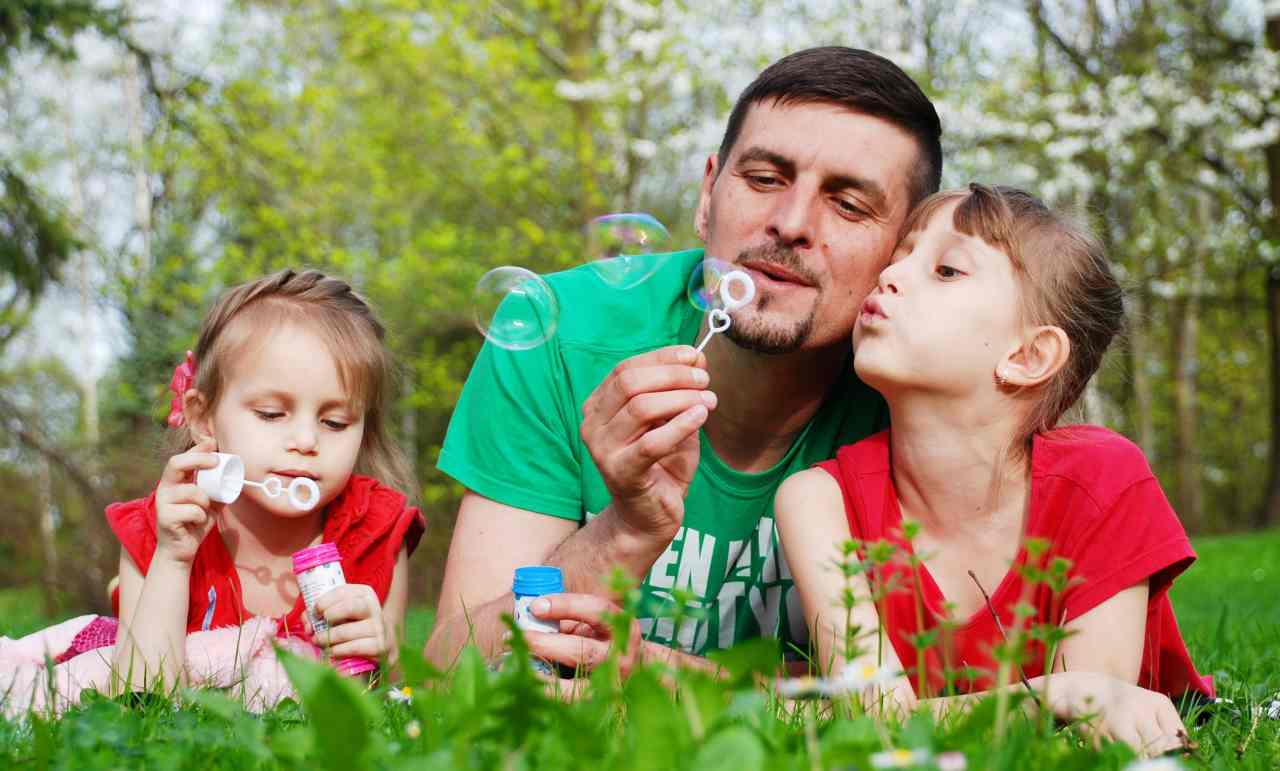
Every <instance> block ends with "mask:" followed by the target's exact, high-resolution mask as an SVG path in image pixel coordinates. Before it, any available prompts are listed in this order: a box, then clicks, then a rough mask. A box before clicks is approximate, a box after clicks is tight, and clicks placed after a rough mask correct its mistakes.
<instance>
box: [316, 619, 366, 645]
mask: <svg viewBox="0 0 1280 771" xmlns="http://www.w3.org/2000/svg"><path fill="white" fill-rule="evenodd" d="M377 633H378V627H377V624H375V623H374V622H373V621H372V620H370V619H365V620H363V621H351V622H348V623H346V624H340V625H338V626H331V627H329V629H328V630H327V631H324V632H321V633H320V634H318V635H316V642H317V643H318V644H320V645H321V646H322V647H332V646H334V645H340V644H342V643H345V642H351V641H352V640H359V639H360V638H362V637H377V636H378V634H377Z"/></svg>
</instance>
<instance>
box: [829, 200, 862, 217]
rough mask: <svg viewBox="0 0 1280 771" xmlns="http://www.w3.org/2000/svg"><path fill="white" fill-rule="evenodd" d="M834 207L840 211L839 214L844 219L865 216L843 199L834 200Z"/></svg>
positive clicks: (856, 207) (860, 209)
mask: <svg viewBox="0 0 1280 771" xmlns="http://www.w3.org/2000/svg"><path fill="white" fill-rule="evenodd" d="M836 206H837V207H838V208H839V209H840V213H841V214H843V215H845V216H846V217H865V216H866V214H867V213H866V212H865V211H863V210H862V208H861V207H859V206H855V205H854V204H853V203H851V202H849V201H846V200H845V199H843V198H837V199H836Z"/></svg>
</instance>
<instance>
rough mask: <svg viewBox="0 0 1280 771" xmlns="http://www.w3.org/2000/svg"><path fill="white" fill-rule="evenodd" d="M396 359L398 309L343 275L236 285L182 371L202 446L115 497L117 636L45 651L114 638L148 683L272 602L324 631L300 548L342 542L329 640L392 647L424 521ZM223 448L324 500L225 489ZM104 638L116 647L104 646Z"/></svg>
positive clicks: (190, 430) (179, 408)
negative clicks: (129, 494)
mask: <svg viewBox="0 0 1280 771" xmlns="http://www.w3.org/2000/svg"><path fill="white" fill-rule="evenodd" d="M390 369H391V367H390V356H389V354H388V352H387V350H386V348H385V347H384V345H383V328H382V325H381V324H380V323H379V322H378V321H377V319H376V318H375V317H374V315H373V312H372V311H371V310H370V308H369V306H368V305H367V303H366V302H365V301H364V300H363V299H362V298H361V297H360V296H359V295H358V294H356V293H355V292H354V291H353V290H352V288H351V287H350V286H349V285H348V284H346V283H345V282H343V281H340V280H338V279H335V278H331V277H327V276H324V275H323V274H320V273H317V272H314V271H307V272H303V273H296V272H294V271H292V270H285V271H283V272H280V273H277V274H275V275H273V276H269V277H267V278H263V279H259V280H257V281H253V282H250V283H247V284H243V285H241V286H237V287H235V288H233V289H231V290H229V291H228V292H226V293H225V294H224V295H223V296H222V297H221V298H220V299H219V300H218V302H217V303H216V304H215V305H214V306H213V308H212V309H210V311H209V313H208V315H207V316H206V317H205V319H204V323H203V325H202V327H201V331H200V339H199V342H198V344H197V347H196V351H195V354H194V357H193V356H192V354H188V357H187V361H186V362H184V363H183V364H181V365H180V366H179V368H178V370H177V371H175V374H174V378H173V383H172V386H173V388H174V391H175V397H174V404H173V411H172V413H171V414H170V417H169V423H170V425H171V426H174V427H176V428H177V430H178V431H179V433H180V439H181V443H182V444H181V446H184V447H186V448H188V449H187V450H186V451H185V452H182V453H180V454H178V455H175V456H173V457H172V458H170V460H169V462H168V464H167V465H166V466H165V469H164V472H163V474H162V475H161V478H160V482H159V485H158V486H157V487H156V490H155V491H154V492H153V493H152V494H151V495H150V496H148V497H147V498H143V499H139V500H134V501H127V502H124V503H116V504H113V505H111V506H109V507H108V508H107V520H108V522H109V523H110V525H111V528H112V530H113V531H114V532H115V534H116V536H117V537H118V538H119V539H120V543H121V546H122V547H123V548H122V549H121V555H120V576H119V586H118V588H117V590H116V591H115V593H114V594H113V598H112V599H113V603H115V604H116V605H117V607H118V611H119V619H120V620H119V634H118V639H116V638H117V635H116V624H115V622H114V619H106V618H97V619H93V620H92V621H91V623H89V624H87V625H84V624H81V625H80V629H79V630H78V632H77V633H76V635H75V638H74V639H73V640H72V642H71V644H70V645H69V646H67V648H66V650H64V651H62V652H61V653H59V651H57V650H47V649H46V651H45V652H46V653H49V654H51V655H53V656H54V657H55V660H56V661H67V660H69V659H73V657H77V654H82V653H85V651H91V649H94V648H98V646H102V645H110V644H112V643H114V644H115V647H114V650H112V651H110V653H111V655H110V656H107V657H106V658H109V659H111V660H112V663H113V665H114V676H116V677H118V678H120V679H121V681H122V682H124V681H125V679H127V681H128V683H129V686H130V687H133V688H141V687H151V686H152V685H153V684H154V683H155V682H156V681H157V680H161V682H162V683H164V684H165V685H172V684H174V683H180V682H189V681H191V680H193V679H195V678H194V676H193V675H192V672H193V671H197V670H199V671H205V670H208V669H209V662H207V661H203V660H201V661H187V660H186V656H187V651H188V650H189V649H190V642H189V640H188V635H189V634H191V635H192V639H195V638H196V637H197V635H196V634H193V633H200V632H203V631H207V630H216V629H219V628H223V627H239V626H241V625H246V623H247V622H249V621H250V619H254V618H255V617H258V618H269V619H273V620H274V622H273V627H274V629H273V631H274V632H275V634H276V636H278V637H287V638H302V639H303V640H313V639H314V638H313V636H312V634H311V630H310V628H309V626H308V625H307V624H306V622H305V621H304V610H305V607H304V603H303V599H302V597H301V596H300V594H299V589H298V584H297V581H296V580H295V577H294V573H293V567H292V561H291V555H292V554H293V553H294V552H296V551H298V550H300V549H303V548H306V547H308V546H313V545H316V544H319V543H322V542H331V543H333V544H335V545H336V546H337V549H338V552H339V554H340V555H341V558H342V568H343V572H344V573H345V575H346V578H347V582H348V583H347V585H346V586H342V587H339V588H336V589H333V590H331V591H330V592H328V593H327V594H325V595H323V596H322V597H321V599H320V600H319V601H318V602H317V607H316V611H317V613H318V614H319V615H321V616H323V617H324V619H325V620H326V621H327V622H328V625H329V627H330V630H329V633H328V634H326V635H323V636H321V638H322V639H314V642H315V643H316V644H318V645H320V646H321V647H324V648H326V649H327V651H328V653H329V654H331V655H332V656H335V657H348V656H353V657H368V658H374V659H376V658H379V657H390V658H392V659H394V657H395V654H396V651H397V643H396V639H397V632H398V630H399V629H400V628H401V626H402V625H403V623H404V613H405V602H406V593H407V581H408V566H407V558H408V555H409V554H410V553H412V551H413V549H414V548H415V547H416V546H417V544H418V540H419V539H420V537H421V536H422V533H423V530H424V528H425V522H424V520H423V518H422V515H421V514H420V513H419V512H418V510H417V509H416V508H414V507H411V506H409V505H408V504H407V502H406V498H405V496H404V495H403V494H402V493H400V492H398V491H397V490H398V489H408V488H409V485H410V478H409V475H408V473H407V467H406V464H405V462H404V460H403V458H402V456H401V455H400V453H399V451H398V450H397V449H396V447H395V445H394V444H393V443H392V441H391V439H390V437H389V436H388V435H387V432H386V428H385V426H384V417H385V412H386V403H387V397H388V391H389V386H390ZM214 452H222V453H231V454H235V455H238V456H240V457H241V458H242V459H243V461H244V466H245V478H246V479H249V480H254V481H262V480H265V479H267V478H270V477H275V478H278V479H280V480H281V481H282V482H283V483H284V484H285V485H286V486H287V485H288V483H289V482H290V481H291V480H292V479H293V478H295V477H309V478H310V479H312V480H314V481H315V483H316V484H317V485H318V487H319V490H320V497H319V502H318V504H317V505H316V506H315V507H314V508H312V509H311V510H309V511H299V510H298V509H296V508H294V507H293V506H291V505H290V504H289V503H288V502H287V499H286V498H285V497H283V496H281V497H280V498H271V497H269V496H267V495H266V494H265V493H264V492H263V491H262V490H261V489H259V488H256V487H250V486H246V487H245V488H244V490H243V492H242V494H241V495H240V497H239V498H238V499H237V500H235V502H233V503H230V504H221V503H215V502H213V501H211V500H210V499H209V497H208V496H207V495H206V494H205V493H204V492H202V491H201V489H200V488H199V487H197V485H196V484H195V477H196V474H197V472H198V471H199V470H201V469H207V468H214V467H215V466H216V465H217V458H216V456H215V455H214V454H213V453H214ZM380 480H381V481H380ZM384 482H387V483H389V484H390V485H392V486H388V485H387V484H384ZM258 626H260V624H255V626H254V629H256V628H257V627H258ZM65 636H66V635H65V634H63V635H62V637H63V638H65ZM51 639H53V637H52V636H46V641H47V640H51ZM229 639H232V641H233V642H234V636H232V637H231V638H229ZM28 647H31V646H30V645H28ZM46 648H47V646H46ZM107 650H110V649H107ZM201 650H202V651H203V650H205V649H203V648H202V649H201ZM268 650H269V646H268ZM237 653H238V655H239V656H240V657H243V656H244V653H243V651H238V652H237ZM88 655H89V656H90V658H92V659H96V660H98V661H101V660H103V659H104V655H103V649H99V650H97V651H96V655H93V653H92V652H91V653H90V654H88ZM203 656H204V654H203V653H202V654H201V657H202V658H203ZM77 658H78V657H77ZM68 663H70V662H68ZM95 671H97V670H95ZM72 680H73V682H70V683H68V686H69V687H72V688H76V687H83V686H85V685H94V686H95V687H98V688H99V689H102V690H106V687H107V686H108V684H106V683H97V682H91V683H86V682H82V681H81V680H82V679H81V680H76V679H75V678H72ZM64 696H65V695H64Z"/></svg>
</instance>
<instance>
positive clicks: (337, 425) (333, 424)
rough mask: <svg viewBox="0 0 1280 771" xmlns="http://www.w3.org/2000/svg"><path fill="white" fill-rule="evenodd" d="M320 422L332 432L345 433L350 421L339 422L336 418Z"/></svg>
mask: <svg viewBox="0 0 1280 771" xmlns="http://www.w3.org/2000/svg"><path fill="white" fill-rule="evenodd" d="M320 422H321V423H323V424H324V425H325V426H327V427H328V428H330V429H332V430H334V431H345V430H346V429H348V428H350V427H351V423H350V421H346V420H339V419H337V418H325V419H324V420H322V421H320Z"/></svg>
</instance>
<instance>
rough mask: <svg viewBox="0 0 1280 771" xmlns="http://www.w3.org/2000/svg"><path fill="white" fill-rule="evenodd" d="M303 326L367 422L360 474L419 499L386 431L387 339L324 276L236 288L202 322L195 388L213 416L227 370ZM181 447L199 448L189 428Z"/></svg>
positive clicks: (290, 274)
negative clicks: (278, 334)
mask: <svg viewBox="0 0 1280 771" xmlns="http://www.w3.org/2000/svg"><path fill="white" fill-rule="evenodd" d="M290 323H292V324H299V325H302V326H305V327H306V328H307V329H308V330H310V331H312V332H314V333H315V334H317V335H318V336H319V337H320V339H321V340H323V341H324V343H325V345H326V347H327V348H328V349H329V352H330V353H331V354H332V355H333V358H334V361H335V362H336V363H337V367H338V378H339V381H340V382H341V384H342V387H343V389H345V390H346V392H347V394H348V395H349V397H350V398H351V400H352V402H353V404H354V406H355V409H356V410H357V411H359V412H362V413H363V414H364V438H363V441H362V443H361V445H360V453H359V455H358V456H357V458H356V467H355V471H356V473H358V474H366V475H368V476H371V477H373V478H375V479H377V480H378V481H380V482H382V483H384V484H387V485H390V486H392V487H394V488H396V489H397V490H399V491H400V492H402V493H404V494H405V495H408V496H409V497H410V498H412V497H415V485H414V482H413V476H412V474H411V473H410V472H409V464H408V462H407V461H406V460H405V457H404V453H403V452H402V451H401V450H400V448H399V447H398V446H397V445H396V443H395V442H394V441H392V439H391V437H390V436H389V435H388V433H387V429H386V425H385V423H386V420H385V419H386V412H387V405H388V403H389V401H390V398H391V394H392V386H393V381H394V377H393V367H392V361H391V354H390V352H388V351H387V348H386V345H385V344H384V337H385V336H386V332H385V330H384V329H383V326H382V324H381V323H380V322H379V321H378V319H377V318H376V317H375V316H374V314H373V310H372V309H371V308H370V307H369V303H368V302H367V301H366V300H365V299H364V298H363V297H361V296H360V295H359V294H358V293H357V292H356V291H355V290H354V289H352V288H351V285H350V284H348V283H347V282H345V281H342V280H341V279H337V278H333V277H332V276H326V275H324V274H323V273H320V272H319V271H314V270H306V271H303V272H301V273H299V272H296V271H294V270H289V269H286V270H282V271H280V272H279V273H276V274H274V275H271V276H266V277H264V278H260V279H258V280H256V281H250V282H248V283H245V284H240V285H239V286H235V287H232V288H231V289H228V290H227V291H226V292H224V293H223V294H222V296H220V297H219V298H218V300H217V302H215V303H214V304H213V307H211V308H210V309H209V312H208V313H207V314H206V315H205V318H204V322H203V323H202V324H201V325H200V338H199V340H198V342H197V343H196V349H195V359H196V374H195V382H194V383H193V384H192V387H193V388H195V389H196V390H197V391H199V392H200V395H201V396H202V397H203V401H202V405H201V409H203V410H209V411H212V410H214V409H216V408H217V406H218V400H219V399H220V398H221V397H222V395H223V390H224V387H225V386H226V375H227V372H228V371H229V365H230V363H231V362H232V361H234V360H235V359H236V358H237V357H240V356H243V355H244V353H245V351H246V350H248V349H249V347H250V346H251V345H252V344H254V343H255V342H260V341H261V340H262V339H263V338H264V337H265V336H266V335H267V334H269V333H270V332H271V331H273V330H275V329H278V328H280V327H281V326H282V325H284V324H290ZM178 430H179V432H180V441H181V443H182V445H183V446H184V447H187V448H189V447H191V446H192V445H193V444H194V441H193V440H192V437H191V432H190V430H189V427H188V426H187V425H184V426H182V427H181V428H179V429H178Z"/></svg>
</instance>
